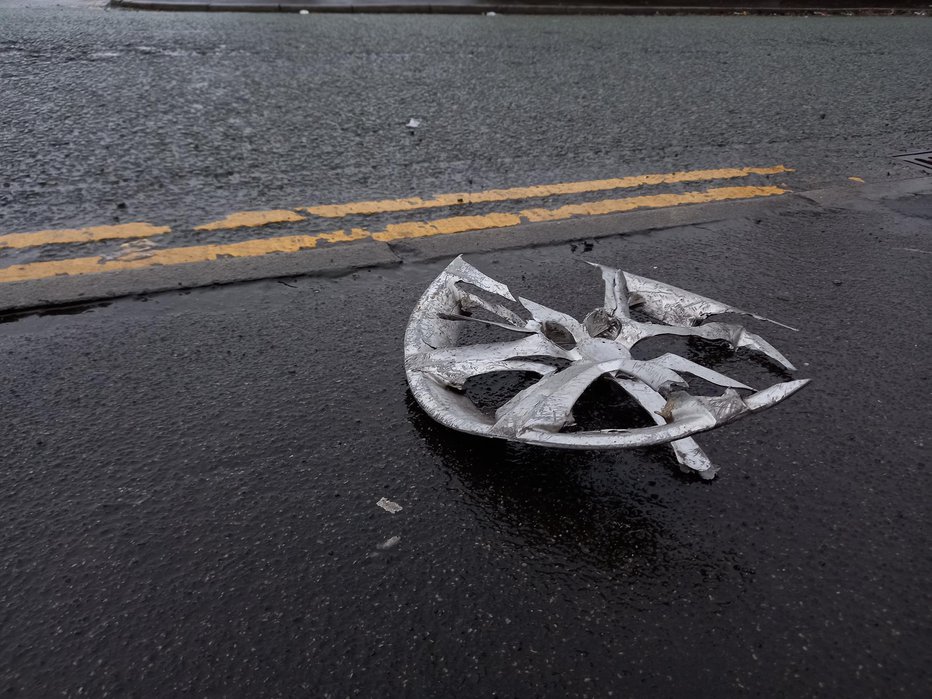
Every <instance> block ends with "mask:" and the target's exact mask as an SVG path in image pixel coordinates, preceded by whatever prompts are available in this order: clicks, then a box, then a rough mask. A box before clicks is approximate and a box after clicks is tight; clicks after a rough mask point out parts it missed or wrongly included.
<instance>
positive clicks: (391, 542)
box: [376, 536, 401, 551]
mask: <svg viewBox="0 0 932 699" xmlns="http://www.w3.org/2000/svg"><path fill="white" fill-rule="evenodd" d="M399 541H401V537H400V536H392V537H389V538H388V539H386V540H385V541H383V542H382V543H381V544H379V545H378V546H377V547H376V548H378V549H379V550H381V551H387V550H388V549H390V548H393V547H395V546H397V545H398V542H399Z"/></svg>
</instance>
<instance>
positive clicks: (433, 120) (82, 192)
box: [0, 0, 932, 264]
mask: <svg viewBox="0 0 932 699" xmlns="http://www.w3.org/2000/svg"><path fill="white" fill-rule="evenodd" d="M67 1H68V2H70V3H74V2H76V1H77V0H67ZM23 2H26V3H27V4H28V0H23ZM17 4H19V3H18V2H14V1H11V0H0V81H2V84H3V105H2V109H0V153H2V157H0V232H4V233H11V232H23V231H34V230H40V229H43V228H52V227H56V228H57V227H75V226H84V225H102V224H108V223H114V222H117V221H122V222H125V221H135V220H147V221H154V222H157V223H159V224H168V225H173V226H176V227H178V228H179V229H185V227H186V226H187V227H190V226H192V225H194V224H197V223H203V222H205V221H208V220H212V219H215V218H217V217H219V216H223V215H225V214H226V213H228V212H230V211H236V210H243V209H267V208H290V207H297V206H305V205H312V204H318V203H334V202H344V201H354V200H358V199H369V198H373V197H376V198H378V197H395V196H412V195H429V194H433V193H437V192H446V191H462V190H474V189H488V188H492V187H507V186H520V185H525V184H539V183H546V182H559V181H573V180H582V179H593V178H605V177H616V176H623V175H629V174H641V173H647V172H669V171H676V170H690V169H696V168H715V167H729V166H742V165H772V164H777V163H781V164H785V165H787V166H789V167H795V168H797V170H798V172H797V173H796V174H795V175H794V176H793V178H792V179H791V180H790V183H791V185H792V187H793V188H794V189H795V190H797V191H801V190H806V189H811V188H813V187H816V186H820V185H823V184H837V183H838V182H843V181H845V179H846V178H847V177H848V176H860V177H863V178H865V179H868V180H883V179H886V178H888V177H891V178H893V179H897V178H902V177H906V176H913V175H915V174H916V173H915V172H914V171H911V170H910V168H909V167H908V166H905V165H902V164H898V163H896V162H895V161H891V160H890V156H891V155H893V154H897V153H902V152H909V151H915V150H917V149H921V148H922V147H924V146H926V145H927V144H928V142H929V140H930V137H932V126H930V120H929V118H928V115H929V113H930V111H932V102H930V100H932V98H930V95H932V77H930V71H928V69H927V66H928V63H929V56H930V53H929V46H930V45H932V22H930V21H928V18H922V17H915V18H908V17H903V18H855V17H850V18H845V17H841V18H812V17H809V18H806V17H797V18H777V17H774V18H755V17H720V18H709V17H705V18H703V17H672V18H660V17H613V18H606V17H578V18H566V17H495V18H489V17H430V16H323V15H320V16H299V15H261V14H223V13H213V14H211V13H203V14H202V13H185V14H173V13H143V12H128V11H116V10H114V11H104V10H102V9H99V8H96V9H80V8H69V7H64V8H63V7H59V6H55V7H46V8H43V7H37V6H36V5H35V4H33V6H31V7H26V8H19V7H17V6H16V5H17ZM39 4H41V3H39ZM88 4H91V3H88ZM412 117H416V118H418V119H421V120H422V126H421V127H420V128H418V129H416V130H414V131H413V132H412V131H411V130H409V129H406V128H405V124H406V123H407V122H408V120H409V119H410V118H412ZM121 204H122V205H125V208H122V207H120V205H121ZM218 235H219V237H222V234H218ZM200 239H201V240H203V241H204V242H210V241H211V240H214V239H215V237H213V236H207V235H203V234H202V235H201V236H200ZM17 254H18V255H20V256H22V255H23V254H25V253H17ZM56 254H57V252H56V251H55V250H54V249H49V250H47V251H46V252H43V253H42V254H40V255H39V257H38V258H36V259H46V257H44V256H54V255H56ZM89 254H90V253H89ZM12 259H13V258H12V257H9V256H7V257H4V259H3V261H2V262H0V264H7V263H9V262H10V261H11V260H12ZM28 259H33V258H32V257H29V258H28ZM19 261H27V260H26V259H20V260H19Z"/></svg>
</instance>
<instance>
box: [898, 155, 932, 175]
mask: <svg viewBox="0 0 932 699" xmlns="http://www.w3.org/2000/svg"><path fill="white" fill-rule="evenodd" d="M893 157H894V158H896V159H897V160H902V161H903V162H904V163H909V164H910V165H915V166H916V167H921V168H922V169H923V170H925V171H926V172H932V150H927V151H925V152H923V153H906V154H905V155H894V156H893Z"/></svg>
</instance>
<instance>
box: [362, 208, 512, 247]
mask: <svg viewBox="0 0 932 699" xmlns="http://www.w3.org/2000/svg"><path fill="white" fill-rule="evenodd" d="M519 223H521V217H520V216H519V215H518V214H486V215H485V216H453V217H451V218H441V219H437V220H436V221H423V222H412V223H393V224H391V225H388V226H386V227H385V230H384V231H381V232H378V233H373V234H372V237H373V238H374V239H375V240H380V241H382V242H387V241H389V240H401V239H402V238H423V237H425V236H431V235H449V234H450V233H465V232H466V231H481V230H485V229H488V228H509V227H511V226H517V225H518V224H519Z"/></svg>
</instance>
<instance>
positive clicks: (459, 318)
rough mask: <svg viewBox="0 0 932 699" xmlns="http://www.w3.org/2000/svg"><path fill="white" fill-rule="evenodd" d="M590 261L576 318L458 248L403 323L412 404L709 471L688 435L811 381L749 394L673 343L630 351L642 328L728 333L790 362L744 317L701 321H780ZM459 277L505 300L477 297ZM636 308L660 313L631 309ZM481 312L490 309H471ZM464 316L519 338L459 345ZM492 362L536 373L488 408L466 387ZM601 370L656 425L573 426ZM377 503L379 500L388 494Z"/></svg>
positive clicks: (492, 426) (441, 414) (552, 439)
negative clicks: (594, 303) (694, 386)
mask: <svg viewBox="0 0 932 699" xmlns="http://www.w3.org/2000/svg"><path fill="white" fill-rule="evenodd" d="M595 266H596V267H598V268H599V270H600V271H601V273H602V279H603V283H604V285H605V297H604V302H603V306H602V307H601V308H597V309H595V310H594V311H592V312H591V313H589V314H588V315H587V316H586V318H585V319H584V320H583V321H582V322H580V321H578V320H576V319H575V318H573V317H571V316H569V315H567V314H565V313H561V312H560V311H556V310H554V309H552V308H547V307H546V306H542V305H540V304H538V303H535V302H533V301H530V300H529V299H525V298H521V297H516V296H515V295H514V294H512V293H511V291H510V290H509V289H508V287H507V286H505V285H504V284H502V283H500V282H497V281H496V280H494V279H492V278H491V277H488V276H487V275H485V274H483V273H482V272H480V271H479V270H478V269H476V268H475V267H473V266H472V265H470V264H468V263H467V262H466V261H464V260H463V259H462V257H457V258H456V259H455V260H453V261H452V262H451V263H450V264H449V265H448V266H447V268H446V269H445V270H444V271H443V272H441V274H440V275H439V276H438V277H437V278H436V279H435V280H434V282H433V283H432V284H431V285H430V286H429V287H428V288H427V290H426V291H425V292H424V294H423V296H422V297H421V299H420V301H418V303H417V305H416V306H415V308H414V311H413V312H412V314H411V319H410V320H409V322H408V328H407V332H406V333H405V347H404V351H405V372H406V374H407V378H408V384H409V385H410V387H411V392H412V393H413V394H414V397H415V399H416V400H417V402H418V403H419V404H420V405H421V407H422V408H423V409H424V410H425V411H426V412H427V414H428V415H430V416H431V417H432V418H433V419H435V420H437V421H438V422H440V423H441V424H444V425H446V426H447V427H451V428H453V429H455V430H459V431H461V432H467V433H469V434H475V435H481V436H486V437H496V438H500V439H507V440H511V441H516V442H525V443H528V444H537V445H541V446H551V447H562V448H569V449H615V448H627V447H641V446H649V445H654V444H664V443H669V444H670V445H671V447H672V449H673V453H674V455H675V456H676V459H677V461H679V463H680V464H681V465H682V467H683V468H684V469H685V470H688V471H691V472H694V473H697V474H699V475H700V476H702V477H703V478H711V477H712V476H713V475H714V474H715V471H716V468H715V466H713V464H712V463H711V461H709V459H708V457H707V456H706V455H705V453H704V452H703V451H702V449H701V448H700V447H699V445H698V444H696V442H695V440H693V439H692V435H694V434H696V433H699V432H704V431H706V430H710V429H713V428H715V427H718V426H721V425H724V424H726V423H728V422H732V421H734V420H737V419H739V418H741V417H744V416H746V415H748V414H750V413H752V412H757V411H759V410H763V409H765V408H769V407H770V406H772V405H775V404H776V403H778V402H780V401H782V400H785V399H786V398H788V397H789V396H791V395H792V394H793V393H795V392H796V391H798V390H799V389H800V388H802V387H803V386H805V385H806V384H807V383H808V380H807V379H804V380H798V381H787V382H784V383H778V384H776V385H774V386H771V387H769V388H767V389H764V390H762V391H758V392H756V393H751V394H750V395H747V396H745V397H742V396H741V395H740V394H739V393H738V392H737V390H735V389H742V390H748V391H753V389H751V387H750V386H747V385H746V384H744V383H742V382H740V381H736V380H735V379H732V378H730V377H728V376H725V375H724V374H721V373H719V372H717V371H715V370H713V369H710V368H708V367H705V366H702V365H701V364H698V363H696V362H693V361H691V360H689V359H686V358H685V357H680V356H679V355H676V354H670V353H667V354H662V355H660V356H658V357H654V358H653V359H649V360H637V359H634V358H632V356H631V349H632V348H633V347H634V346H635V345H636V344H637V343H638V342H640V341H641V340H643V339H645V338H648V337H653V336H656V335H686V336H694V337H701V338H704V339H709V340H721V341H724V342H726V343H728V344H729V345H730V346H731V347H732V348H734V349H737V348H739V347H745V348H747V349H749V350H751V351H754V352H758V353H760V354H763V355H766V356H767V357H769V358H771V359H772V360H773V361H774V362H776V363H778V364H779V365H781V366H782V367H783V368H784V369H786V370H790V371H792V370H794V367H793V365H792V364H791V363H790V362H789V361H788V360H787V359H786V357H784V356H783V354H781V353H780V352H779V351H777V349H776V348H774V347H773V346H772V345H771V344H770V343H768V342H767V341H766V340H764V339H763V338H761V337H760V336H758V335H755V334H753V333H750V332H748V331H747V330H745V328H743V327H742V326H740V325H734V324H730V323H721V322H710V323H705V324H703V321H704V320H706V318H708V317H709V316H711V315H717V314H721V313H735V314H741V315H747V316H751V317H753V318H756V319H758V320H766V321H768V322H772V323H775V321H769V320H768V319H767V318H763V317H762V316H758V315H755V314H753V313H749V312H747V311H742V310H740V309H738V308H735V307H734V306H730V305H728V304H725V303H721V302H719V301H714V300H712V299H709V298H706V297H704V296H700V295H698V294H694V293H692V292H689V291H685V290H683V289H679V288H677V287H675V286H670V285H668V284H664V283H663V282H659V281H656V280H653V279H648V278H646V277H639V276H637V275H634V274H629V273H628V272H622V271H621V270H618V269H614V268H612V267H605V266H602V265H595ZM463 285H471V286H472V287H475V288H476V289H478V290H479V291H481V292H483V293H484V294H486V295H489V296H494V297H498V298H499V299H500V300H499V301H494V300H489V299H487V298H483V297H480V296H479V295H478V294H477V293H475V292H472V291H470V290H468V289H466V288H464V286H463ZM509 304H510V305H511V306H512V307H514V306H515V304H517V305H519V306H521V307H522V308H523V310H524V311H525V312H526V313H527V314H529V315H530V319H529V320H524V319H523V318H522V317H521V316H520V315H519V314H518V313H516V312H515V311H514V310H512V309H511V308H509V307H508V305H509ZM632 308H637V309H638V311H640V312H641V313H642V314H645V315H647V316H648V317H649V318H651V319H652V320H654V321H657V322H640V321H637V320H634V319H632V317H631V313H630V309H632ZM476 310H480V311H481V312H482V313H483V315H484V316H485V317H481V318H480V317H478V316H473V315H471V314H472V312H473V311H476ZM490 317H491V318H490ZM468 321H473V322H480V323H485V324H489V325H493V326H497V327H500V328H504V329H506V330H511V331H514V332H515V333H518V334H520V337H518V338H516V339H515V340H512V341H508V342H495V343H485V344H474V345H460V344H459V338H460V330H461V328H462V326H463V325H464V324H465V323H466V322H468ZM776 324H777V325H780V326H781V327H785V328H789V326H785V325H782V324H781V323H776ZM789 329H791V330H792V329H793V328H789ZM548 359H549V360H560V362H562V363H564V364H565V363H566V362H569V365H568V366H565V367H563V368H557V366H554V364H557V363H558V362H554V364H550V363H548ZM493 371H496V372H497V371H519V372H530V373H532V374H537V375H539V376H540V377H541V378H540V379H539V380H538V381H537V382H536V383H534V384H532V385H531V386H529V387H528V388H525V389H524V390H523V391H521V392H519V393H518V394H517V395H515V396H514V397H513V398H512V399H511V400H509V401H507V402H506V403H505V404H504V405H502V406H500V407H499V408H498V410H497V411H496V412H495V415H494V416H489V415H486V414H485V413H483V412H482V411H481V410H480V409H479V408H478V407H477V406H476V405H475V404H474V403H473V402H472V401H471V400H470V399H469V398H468V397H467V396H466V394H465V393H463V391H462V388H463V386H464V385H465V382H466V381H467V379H469V378H470V377H473V376H478V375H480V374H485V373H489V372H493ZM683 374H687V375H691V376H696V377H699V378H701V379H703V380H705V381H709V382H710V383H713V384H716V385H718V386H722V387H724V388H725V389H726V390H725V392H724V393H723V394H722V395H720V396H711V397H700V396H693V395H690V394H689V393H688V392H686V391H685V390H684V389H686V388H687V387H688V382H687V380H686V379H685V378H684V376H683ZM602 377H608V378H609V379H611V380H613V381H615V382H616V383H617V384H618V385H619V386H620V387H621V388H622V389H624V390H625V391H626V392H627V393H628V395H630V396H631V398H633V399H634V400H635V401H637V403H638V404H639V405H640V406H641V407H642V408H643V409H644V410H646V411H647V413H648V414H649V415H650V417H651V419H652V420H653V421H654V423H655V424H654V425H653V426H650V427H639V428H625V427H624V426H619V427H618V428H612V429H602V430H589V431H566V428H568V427H570V426H572V425H573V423H574V421H573V416H572V410H573V406H574V405H575V404H576V402H577V400H578V399H579V397H580V396H581V395H582V394H583V392H584V391H585V390H586V389H587V388H588V387H589V386H590V385H591V384H592V383H593V382H594V381H596V380H597V379H600V378H602ZM383 500H384V498H383ZM392 504H394V503H392ZM379 505H380V506H382V507H384V505H382V502H381V501H380V502H379ZM386 509H387V508H386Z"/></svg>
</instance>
